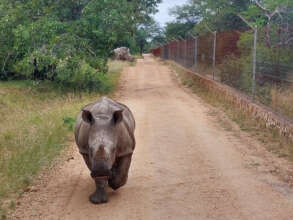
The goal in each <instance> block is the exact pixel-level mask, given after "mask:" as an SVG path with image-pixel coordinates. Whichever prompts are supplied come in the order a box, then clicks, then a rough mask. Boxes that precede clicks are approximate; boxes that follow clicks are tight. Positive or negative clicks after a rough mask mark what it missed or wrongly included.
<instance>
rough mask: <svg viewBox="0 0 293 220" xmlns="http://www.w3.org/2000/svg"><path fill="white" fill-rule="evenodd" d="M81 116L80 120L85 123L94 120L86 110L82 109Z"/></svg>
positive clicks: (90, 122)
mask: <svg viewBox="0 0 293 220" xmlns="http://www.w3.org/2000/svg"><path fill="white" fill-rule="evenodd" d="M81 116H82V120H84V121H85V122H86V123H89V124H93V123H94V121H95V120H94V117H93V115H92V113H91V112H90V111H88V110H85V109H83V110H82V115H81Z"/></svg>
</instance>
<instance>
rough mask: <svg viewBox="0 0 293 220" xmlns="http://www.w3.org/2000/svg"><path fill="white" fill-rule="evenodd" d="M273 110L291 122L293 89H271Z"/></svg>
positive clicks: (292, 115)
mask: <svg viewBox="0 0 293 220" xmlns="http://www.w3.org/2000/svg"><path fill="white" fill-rule="evenodd" d="M271 96H272V103H271V106H272V108H273V109H276V110H277V111H279V112H281V113H282V114H284V115H286V116H288V117H289V118H291V119H292V120H293V88H292V87H288V88H286V89H278V88H272V89H271Z"/></svg>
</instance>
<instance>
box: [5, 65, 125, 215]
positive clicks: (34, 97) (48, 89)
mask: <svg viewBox="0 0 293 220" xmlns="http://www.w3.org/2000/svg"><path fill="white" fill-rule="evenodd" d="M125 65H127V63H122V62H119V61H110V63H109V73H108V74H109V75H110V81H111V84H112V88H113V89H112V91H111V92H113V90H114V89H115V88H116V85H117V84H118V81H119V76H120V72H121V71H122V69H123V67H124V66H125ZM100 95H101V94H98V93H85V92H84V93H72V92H66V93H63V91H61V90H58V89H56V88H54V87H53V86H51V85H50V84H48V83H43V84H38V85H36V84H34V82H29V81H11V82H0V115H1V117H0V124H1V126H0V219H1V218H5V209H4V207H2V202H3V201H4V199H5V198H7V197H8V196H9V195H10V194H12V193H18V194H21V193H22V192H23V190H24V188H25V187H27V186H28V185H29V184H30V183H31V182H32V180H33V179H34V177H35V176H36V175H37V174H38V173H39V172H40V170H41V169H42V168H44V167H47V166H48V165H50V164H51V163H52V161H53V160H54V158H56V156H58V155H59V154H60V152H61V150H62V149H64V148H65V147H66V146H67V145H68V141H69V140H70V139H71V140H72V137H73V125H74V122H75V117H76V115H77V114H78V112H79V111H80V109H81V107H82V106H84V105H86V104H88V103H89V102H92V101H93V100H95V99H98V98H99V96H100ZM9 206H10V205H9ZM1 207H2V208H1ZM11 207H13V205H12V206H11Z"/></svg>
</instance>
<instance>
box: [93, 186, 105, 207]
mask: <svg viewBox="0 0 293 220" xmlns="http://www.w3.org/2000/svg"><path fill="white" fill-rule="evenodd" d="M89 199H90V202H91V203H93V204H101V203H106V202H108V194H107V192H106V190H105V189H97V190H96V191H95V192H94V193H93V194H92V195H91V196H90V197H89Z"/></svg>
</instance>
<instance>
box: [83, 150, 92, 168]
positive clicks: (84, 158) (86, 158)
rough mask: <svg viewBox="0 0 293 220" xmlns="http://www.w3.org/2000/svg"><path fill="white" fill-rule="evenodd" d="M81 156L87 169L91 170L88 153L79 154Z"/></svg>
mask: <svg viewBox="0 0 293 220" xmlns="http://www.w3.org/2000/svg"><path fill="white" fill-rule="evenodd" d="M81 155H82V157H83V160H84V162H85V163H86V165H87V167H88V168H89V170H91V167H92V165H91V162H90V158H89V155H88V154H81Z"/></svg>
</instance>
